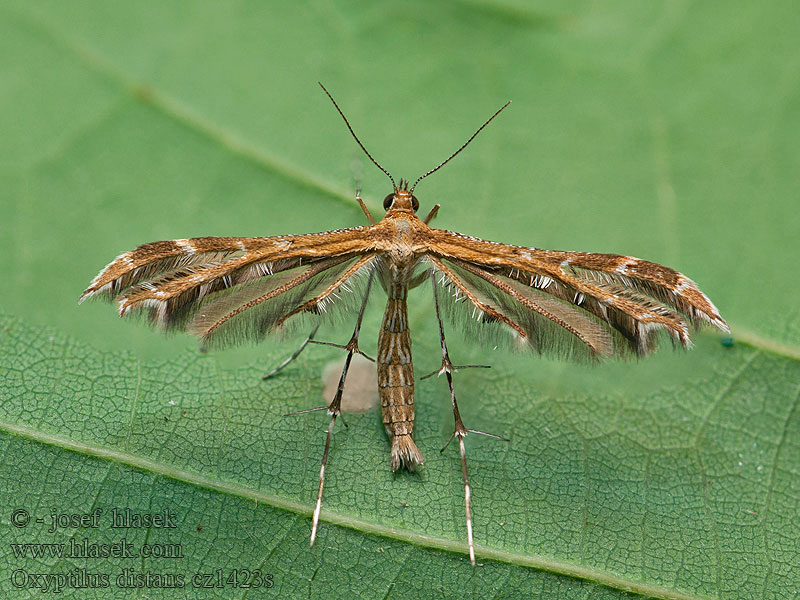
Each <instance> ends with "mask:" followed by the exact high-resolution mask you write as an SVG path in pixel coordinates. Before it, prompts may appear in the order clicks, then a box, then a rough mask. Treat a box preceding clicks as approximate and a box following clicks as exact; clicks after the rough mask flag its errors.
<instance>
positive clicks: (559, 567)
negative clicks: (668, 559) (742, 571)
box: [0, 421, 705, 600]
mask: <svg viewBox="0 0 800 600" xmlns="http://www.w3.org/2000/svg"><path fill="white" fill-rule="evenodd" d="M0 431H4V432H6V433H9V434H12V435H16V436H19V437H23V438H26V439H29V440H32V441H35V442H38V443H42V444H46V445H48V446H53V447H56V448H60V449H62V450H67V451H70V452H76V453H78V454H84V455H87V456H92V457H95V458H100V459H105V460H109V461H113V462H116V463H120V464H123V465H126V466H129V467H132V468H135V469H140V470H143V471H147V472H150V473H154V474H157V475H161V476H163V477H168V478H170V479H173V480H175V481H178V482H181V483H187V484H191V485H194V486H197V487H200V488H204V489H207V490H211V491H215V492H218V493H223V494H228V495H230V496H236V497H239V498H243V499H245V500H251V501H252V502H254V503H255V504H266V505H268V506H271V507H273V508H277V509H280V510H285V511H288V512H293V513H297V514H300V515H304V516H310V515H311V513H312V510H313V508H312V507H311V506H310V505H306V504H302V503H300V502H293V501H291V500H287V499H286V498H281V497H280V496H275V495H273V494H266V493H263V492H259V491H257V490H254V489H252V488H249V487H247V486H243V485H239V484H236V483H231V482H226V481H221V480H217V479H212V478H210V477H206V476H204V475H200V474H199V473H195V472H193V471H187V470H184V469H177V468H175V467H173V466H171V465H169V464H166V463H163V462H158V461H154V460H151V459H148V458H144V457H142V456H137V455H135V454H131V453H129V452H121V451H119V450H114V449H111V448H106V447H103V446H98V445H93V444H86V443H83V442H79V441H76V440H74V439H72V438H68V437H65V436H60V435H55V434H51V433H46V432H43V431H40V430H38V429H34V428H31V427H26V426H23V425H17V424H15V423H9V422H6V421H0ZM320 519H321V520H322V521H325V522H327V523H330V524H333V525H338V526H342V527H347V528H349V529H353V530H356V531H359V532H361V533H365V534H369V535H378V536H382V537H387V538H392V539H396V540H399V541H402V542H407V543H411V544H415V545H418V546H422V547H425V548H432V549H437V550H444V551H448V552H456V553H459V554H466V544H464V543H461V542H456V541H453V540H450V539H447V538H442V537H436V536H428V535H424V534H421V533H419V532H416V531H410V530H407V529H398V528H395V527H388V526H386V525H383V524H381V523H377V522H375V521H369V520H366V519H359V518H355V517H353V516H351V515H345V514H340V513H336V512H331V511H328V510H323V511H322V513H321V515H320ZM475 550H476V553H477V554H478V556H479V557H480V558H482V559H488V560H495V561H499V562H504V563H509V564H512V565H516V566H521V567H530V568H534V569H537V570H540V571H545V572H550V573H554V574H558V575H564V576H568V577H574V578H576V579H581V580H585V581H589V582H593V583H597V584H599V585H602V586H605V587H608V588H611V589H615V590H620V591H625V592H632V593H636V594H641V595H643V596H648V597H653V598H663V599H664V600H704V598H705V597H703V596H697V595H694V594H689V593H685V592H682V591H677V590H672V589H669V588H666V587H662V586H657V585H652V584H647V583H644V582H641V581H636V580H633V579H628V578H625V577H620V576H619V575H616V574H614V573H610V572H607V571H602V570H599V569H593V568H589V567H584V566H581V565H576V564H573V563H570V562H564V561H559V560H555V559H552V558H549V557H546V556H541V555H536V554H534V555H525V554H518V553H514V552H508V551H505V550H498V549H494V548H489V547H486V546H481V545H476V546H475Z"/></svg>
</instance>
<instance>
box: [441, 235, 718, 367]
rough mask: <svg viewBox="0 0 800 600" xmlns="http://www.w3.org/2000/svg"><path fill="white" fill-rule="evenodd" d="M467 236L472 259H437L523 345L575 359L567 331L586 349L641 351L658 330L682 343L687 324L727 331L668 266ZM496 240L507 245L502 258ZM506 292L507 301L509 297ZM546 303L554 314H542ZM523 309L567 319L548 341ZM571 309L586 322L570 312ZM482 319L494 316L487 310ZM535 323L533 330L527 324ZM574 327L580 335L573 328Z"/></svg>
mask: <svg viewBox="0 0 800 600" xmlns="http://www.w3.org/2000/svg"><path fill="white" fill-rule="evenodd" d="M460 241H461V240H460ZM462 243H463V242H462ZM469 243H473V241H472V240H470V241H469ZM474 243H475V244H476V245H479V244H486V245H487V246H488V248H486V249H482V250H483V255H482V256H480V257H479V258H478V260H471V261H467V260H454V259H453V258H452V257H448V258H446V259H445V258H443V257H442V258H441V260H442V261H444V262H445V263H446V264H447V265H452V267H453V272H454V273H455V274H456V275H457V276H460V279H461V280H462V281H463V282H464V284H465V285H466V286H468V287H469V288H470V289H473V290H474V291H475V292H476V293H478V292H481V293H482V294H483V297H484V298H488V299H491V300H492V301H493V303H494V304H493V306H494V308H496V309H497V311H498V312H499V313H500V314H505V315H506V316H507V317H509V318H512V319H515V321H514V322H515V323H517V324H519V325H521V326H522V327H523V330H524V332H525V335H524V336H523V338H525V341H526V343H527V345H528V346H529V347H531V348H533V349H534V350H536V351H539V352H543V353H553V354H556V355H561V356H573V357H576V358H580V357H581V356H582V355H584V354H585V352H582V351H581V348H580V345H578V346H575V345H574V341H573V343H570V342H564V341H563V334H564V332H567V333H569V334H570V335H571V336H572V337H573V338H577V339H578V340H579V341H580V342H581V344H582V345H583V346H584V350H587V351H588V353H589V355H591V356H598V357H602V356H616V357H624V356H626V355H636V356H644V355H646V354H649V353H650V352H652V351H653V350H655V348H656V347H657V346H658V340H659V338H660V337H661V336H662V335H663V334H666V336H667V337H668V338H669V339H671V340H672V342H673V344H674V345H676V346H679V347H689V346H690V345H691V339H690V327H693V328H697V327H698V326H700V325H703V324H710V325H713V326H715V327H717V328H719V329H721V330H723V331H728V327H727V324H726V323H725V321H724V320H723V319H722V317H721V316H720V315H719V311H718V310H717V309H716V307H715V306H714V305H713V304H712V303H711V301H710V300H709V299H708V298H707V297H706V296H705V294H703V293H702V292H701V291H700V290H699V289H698V287H697V285H696V284H695V283H694V282H693V281H691V280H690V279H689V278H688V277H686V276H685V275H682V274H681V273H678V272H677V271H674V270H673V269H670V268H669V267H664V266H663V265H659V264H656V263H651V262H649V261H643V260H640V259H636V258H633V257H630V256H620V255H613V254H590V253H582V252H556V251H545V250H534V249H530V248H519V247H516V246H507V247H506V246H505V245H501V244H494V243H491V242H483V241H482V240H474ZM498 246H502V247H503V249H505V248H507V252H503V253H502V257H501V256H498V254H499V253H498ZM493 254H494V256H493ZM473 256H476V257H478V256H479V255H478V254H477V253H475V254H474V255H473ZM470 286H471V287H470ZM487 286H488V287H487ZM498 294H500V295H498ZM506 296H511V298H512V299H513V302H511V303H510V304H509V300H508V299H507V298H506ZM526 297H527V300H526ZM544 299H547V300H548V301H550V302H555V303H556V304H547V302H546V301H545V300H544ZM472 304H473V306H475V305H474V303H472ZM519 305H522V307H523V308H522V309H521V308H520V306H519ZM537 307H538V308H537ZM548 307H550V309H551V310H550V312H551V313H552V314H553V315H554V316H556V317H557V318H555V319H553V318H552V317H550V316H547V315H546V314H545V312H546V311H547V310H548ZM553 307H558V308H557V309H555V308H553ZM539 309H543V310H539ZM520 310H522V311H523V314H520ZM528 310H533V311H534V312H538V314H539V316H545V317H546V318H547V319H549V320H551V321H552V322H554V323H559V321H561V322H562V323H563V324H567V325H569V324H570V323H572V325H573V326H572V327H569V326H567V327H565V326H564V325H563V324H560V329H557V330H555V337H554V338H553V340H552V342H547V336H549V335H550V333H549V332H548V330H549V329H551V328H550V327H548V326H547V324H542V323H539V322H538V321H540V319H539V318H538V317H533V319H534V321H533V322H529V326H525V325H524V324H525V320H526V319H525V318H524V313H525V312H526V311H528ZM575 311H577V313H578V314H581V315H583V317H584V319H588V322H586V321H582V320H580V319H577V317H575V316H574V314H575ZM484 312H485V311H484ZM561 313H563V315H562V316H561V317H559V316H558V315H559V314H561ZM567 315H569V317H568V318H567ZM490 320H494V321H498V320H499V321H501V322H502V319H497V318H496V317H492V316H491V315H490ZM506 325H507V324H506ZM598 327H599V328H601V329H605V330H606V331H607V335H606V336H605V337H604V336H602V335H599V334H598V333H597V328H598ZM537 328H538V329H539V332H538V333H536V332H535V331H534V330H535V329H537ZM501 329H502V327H501ZM512 329H513V328H512ZM581 331H584V332H585V333H586V334H587V335H580V332H581ZM517 333H519V332H518V331H517ZM531 336H533V337H531ZM583 338H585V339H583ZM531 340H536V341H533V342H532V341H531ZM592 340H594V342H593V341H592ZM551 350H552V352H551Z"/></svg>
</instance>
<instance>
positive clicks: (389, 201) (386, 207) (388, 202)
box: [383, 194, 394, 210]
mask: <svg viewBox="0 0 800 600" xmlns="http://www.w3.org/2000/svg"><path fill="white" fill-rule="evenodd" d="M392 202H394V194H389V195H388V196H386V198H384V199H383V210H389V208H390V207H391V206H392Z"/></svg>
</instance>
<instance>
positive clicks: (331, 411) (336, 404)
mask: <svg viewBox="0 0 800 600" xmlns="http://www.w3.org/2000/svg"><path fill="white" fill-rule="evenodd" d="M372 278H373V274H370V276H369V280H368V281H367V289H366V290H365V292H364V300H363V301H362V302H361V310H360V311H359V313H358V320H357V321H356V326H355V329H354V330H353V335H352V337H351V338H350V341H349V342H348V343H347V344H346V345H345V349H346V350H347V358H345V360H344V367H343V368H342V375H341V377H339V386H338V387H337V388H336V395H335V396H334V397H333V400H331V403H330V404H329V405H328V406H327V407H320V408H317V409H314V408H312V409H310V410H308V411H300V412H310V411H314V410H320V409H325V408H327V409H328V415H330V417H331V422H330V424H329V425H328V433H327V436H326V438H325V450H324V452H323V453H322V464H321V465H320V468H319V491H318V492H317V503H316V505H315V506H314V515H313V517H312V519H311V545H312V546H313V545H314V540H315V539H316V537H317V527H318V525H319V513H320V511H321V510H322V490H323V488H324V487H325V467H326V466H327V465H328V453H329V452H330V448H331V437H332V436H333V425H334V423H336V419H337V418H338V417H339V416H340V415H341V414H342V394H343V393H344V384H345V381H346V380H347V371H348V370H349V369H350V362H351V361H352V360H353V355H354V354H357V353H358V354H360V353H361V351H360V350H359V349H358V336H359V334H360V333H361V321H362V320H363V319H364V311H365V310H366V308H367V299H368V298H369V290H370V287H371V286H372ZM345 425H346V424H345Z"/></svg>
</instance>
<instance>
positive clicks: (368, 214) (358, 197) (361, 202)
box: [356, 185, 376, 225]
mask: <svg viewBox="0 0 800 600" xmlns="http://www.w3.org/2000/svg"><path fill="white" fill-rule="evenodd" d="M356 202H358V205H359V206H360V207H361V210H362V211H364V214H365V215H366V217H367V220H368V221H369V224H370V225H375V224H376V221H375V217H373V216H372V213H371V212H369V209H368V208H367V205H366V204H364V200H362V199H361V186H360V185H359V186H358V188H357V189H356Z"/></svg>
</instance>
